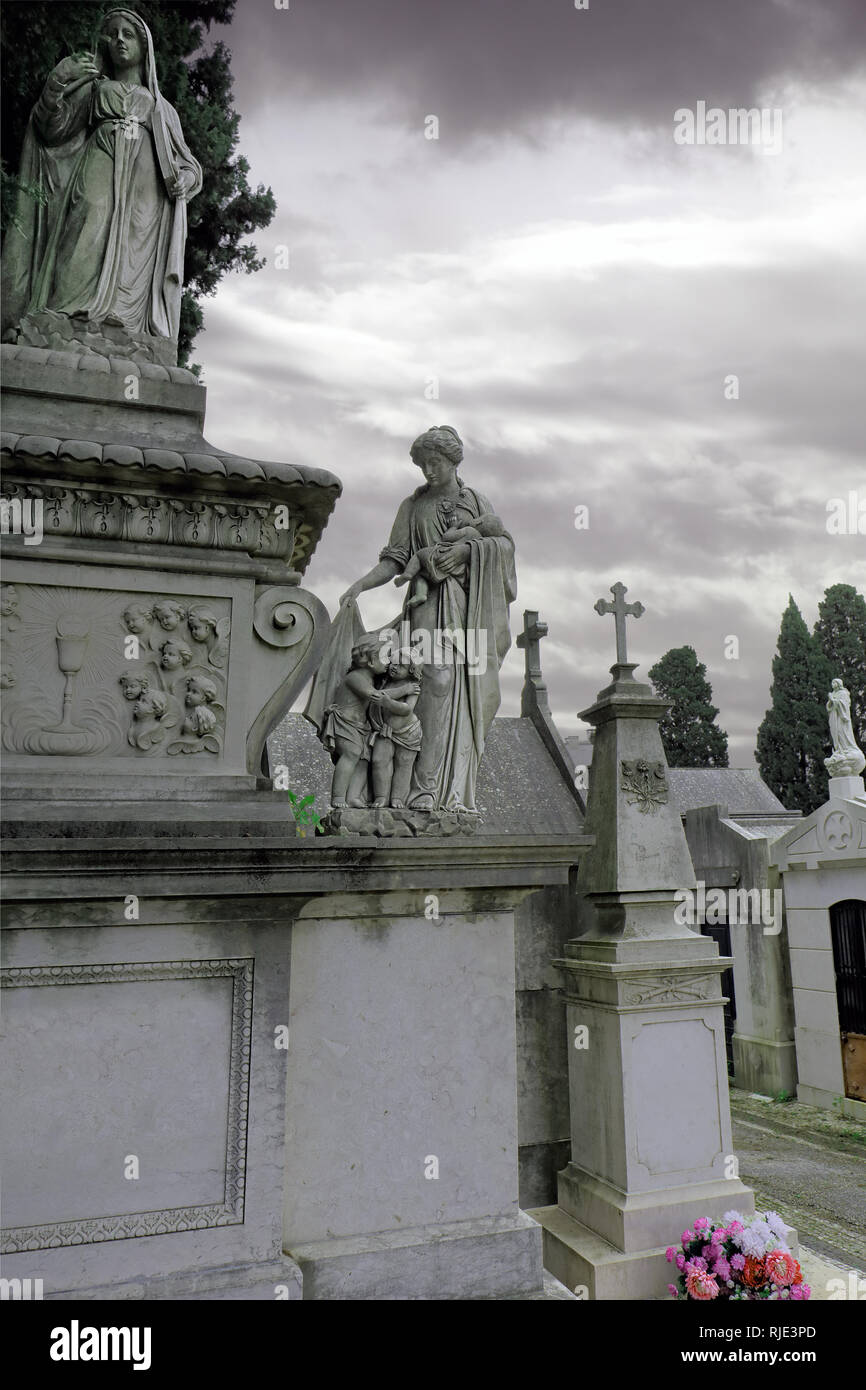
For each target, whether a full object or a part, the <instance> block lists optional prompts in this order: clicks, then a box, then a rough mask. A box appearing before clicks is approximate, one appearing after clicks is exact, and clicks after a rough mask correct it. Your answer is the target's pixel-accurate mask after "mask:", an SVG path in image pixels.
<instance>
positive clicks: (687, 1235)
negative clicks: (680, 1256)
mask: <svg viewBox="0 0 866 1390" xmlns="http://www.w3.org/2000/svg"><path fill="white" fill-rule="evenodd" d="M694 1238H695V1233H694V1231H683V1245H691V1243H692V1241H693V1240H694Z"/></svg>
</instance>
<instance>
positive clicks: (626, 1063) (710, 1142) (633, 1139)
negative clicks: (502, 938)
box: [532, 663, 753, 1298]
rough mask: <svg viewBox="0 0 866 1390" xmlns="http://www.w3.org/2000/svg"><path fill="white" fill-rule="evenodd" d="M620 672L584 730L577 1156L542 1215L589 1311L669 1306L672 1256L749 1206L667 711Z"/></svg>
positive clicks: (713, 967) (569, 989) (551, 1253)
mask: <svg viewBox="0 0 866 1390" xmlns="http://www.w3.org/2000/svg"><path fill="white" fill-rule="evenodd" d="M633 670H634V667H633V666H631V665H629V664H626V663H621V664H618V665H616V666H614V667H613V669H612V675H613V677H614V679H613V683H612V684H611V685H610V686H609V687H607V689H605V690H603V691H602V692H601V694H600V695H599V697H598V700H597V702H596V703H595V705H593V706H592V707H591V708H590V709H588V710H585V711H583V712H582V713H581V715H580V717H581V718H582V719H585V720H586V721H587V722H588V723H590V724H592V725H593V726H594V727H595V728H596V730H597V732H596V737H595V750H594V755H593V778H592V786H591V789H590V795H589V805H588V808H587V822H586V829H587V830H588V831H589V832H591V833H593V834H595V835H596V837H597V843H596V848H594V849H593V850H591V851H590V852H589V854H588V856H587V859H586V861H585V872H583V871H582V872H581V876H580V880H579V884H580V883H582V885H583V887H584V891H585V893H586V896H587V898H588V899H589V901H590V903H591V904H592V907H593V909H594V925H593V926H592V927H591V928H590V930H589V931H588V932H587V933H586V934H585V935H584V936H582V937H580V938H579V939H577V940H575V941H572V942H570V943H569V944H568V947H567V948H566V955H565V959H563V960H561V961H560V962H559V965H560V968H561V970H562V972H563V976H564V980H565V995H566V1001H567V1006H568V1008H567V1014H568V1025H567V1026H568V1036H569V1086H570V1096H571V1144H572V1158H571V1162H570V1163H569V1165H568V1167H567V1168H566V1169H565V1170H564V1171H563V1172H562V1173H560V1175H559V1192H558V1205H557V1206H556V1207H547V1208H542V1209H540V1210H536V1211H534V1212H533V1213H532V1214H533V1215H534V1216H535V1218H536V1220H538V1221H539V1222H540V1224H541V1225H542V1226H543V1227H544V1231H545V1264H546V1266H547V1268H548V1269H549V1270H550V1272H551V1273H553V1274H555V1275H556V1277H557V1278H559V1279H561V1280H562V1281H563V1283H566V1284H567V1285H568V1286H569V1287H572V1288H574V1287H575V1286H576V1285H583V1286H585V1287H586V1289H587V1290H588V1293H589V1296H590V1297H592V1298H653V1297H663V1296H664V1294H665V1289H666V1285H667V1283H668V1282H669V1279H670V1274H669V1269H668V1266H667V1264H666V1261H665V1259H664V1250H665V1248H666V1247H667V1246H668V1245H670V1244H676V1242H677V1239H678V1237H679V1233H680V1232H681V1231H682V1230H683V1229H684V1227H686V1226H688V1225H690V1224H691V1222H692V1221H693V1220H694V1219H695V1217H698V1216H708V1217H710V1218H715V1217H721V1215H722V1214H723V1213H724V1212H725V1211H728V1210H730V1209H731V1208H737V1209H739V1210H741V1211H742V1210H751V1209H752V1207H753V1197H752V1193H751V1192H750V1191H749V1189H747V1188H745V1187H744V1186H743V1184H742V1183H741V1182H740V1181H739V1179H738V1178H737V1177H736V1161H735V1159H734V1156H733V1154H732V1145H731V1126H730V1113H729V1106H728V1086H727V1071H726V1059H725V1034H724V1014H723V999H722V993H721V987H720V976H721V972H722V971H723V970H724V969H725V968H726V967H727V966H728V965H730V960H729V959H728V958H725V957H719V955H718V951H717V947H716V945H715V942H713V941H711V940H710V939H709V938H706V937H702V936H700V935H698V934H697V933H695V932H693V931H691V930H690V929H689V928H688V927H687V926H684V925H679V924H678V922H677V920H676V917H675V911H676V908H677V902H678V899H677V897H676V894H677V893H678V892H680V893H681V892H682V891H684V890H689V889H693V888H694V887H695V877H694V872H693V870H692V865H691V860H690V858H689V854H688V849H687V846H686V841H685V836H684V834H683V831H682V827H681V824H680V819H679V815H678V813H677V810H676V808H675V806H674V805H673V802H672V798H671V796H670V789H669V785H668V776H667V764H666V761H665V756H664V751H663V748H662V744H661V738H660V735H659V729H658V720H659V718H660V717H661V715H662V714H663V713H664V711H665V710H666V709H667V708H668V706H667V705H666V704H665V702H664V701H662V700H659V699H657V698H656V697H655V696H654V694H653V692H652V690H651V688H650V687H649V686H646V685H642V684H640V683H638V682H636V681H635V680H634V679H633V676H632V671H633Z"/></svg>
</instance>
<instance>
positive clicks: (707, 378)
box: [194, 0, 866, 765]
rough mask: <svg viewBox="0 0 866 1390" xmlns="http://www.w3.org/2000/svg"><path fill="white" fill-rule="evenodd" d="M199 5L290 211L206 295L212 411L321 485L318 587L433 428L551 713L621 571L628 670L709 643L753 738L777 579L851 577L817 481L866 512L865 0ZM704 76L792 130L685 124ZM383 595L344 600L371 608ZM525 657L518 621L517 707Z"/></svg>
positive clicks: (216, 435) (607, 655) (344, 561)
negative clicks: (720, 139) (246, 265)
mask: <svg viewBox="0 0 866 1390" xmlns="http://www.w3.org/2000/svg"><path fill="white" fill-rule="evenodd" d="M215 32H218V33H219V36H220V37H223V38H224V39H225V41H226V42H227V43H228V44H229V46H230V48H231V49H232V52H233V55H234V57H233V69H234V72H235V74H236V104H237V108H238V110H239V111H240V113H241V115H242V122H241V143H240V149H241V151H242V153H243V154H244V155H245V156H246V158H247V159H248V160H249V162H250V165H251V171H252V172H251V181H253V182H262V183H265V184H270V185H271V187H272V188H273V190H274V194H275V196H276V200H277V204H278V211H277V215H276V218H275V220H274V222H273V223H272V225H271V226H270V227H269V228H267V229H266V230H265V231H264V232H262V233H259V234H258V235H257V237H256V238H255V241H256V243H257V245H258V247H259V249H260V251H261V252H262V253H263V254H264V255H266V256H267V257H268V265H267V267H266V268H265V269H264V270H263V271H261V272H260V273H259V274H257V275H255V276H252V277H248V276H232V277H230V278H229V279H228V280H226V281H224V282H223V284H222V286H221V287H220V290H219V292H218V294H217V295H216V297H215V298H214V299H212V300H208V301H206V302H205V304H204V309H205V322H206V328H207V331H206V332H205V333H204V334H202V335H201V336H200V337H199V339H198V342H197V344H196V349H195V354H194V355H195V359H196V360H197V361H198V362H200V363H201V364H202V365H203V367H204V372H205V380H206V383H207V386H208V424H207V435H208V438H209V439H210V440H211V441H212V442H213V443H215V444H218V445H219V446H221V447H227V448H232V449H235V450H236V451H238V452H240V453H245V454H248V455H253V456H257V457H263V458H268V457H269V458H290V459H291V460H293V461H296V462H301V463H307V464H311V465H314V466H316V467H325V468H329V469H331V470H333V471H334V472H335V473H336V474H337V475H338V476H339V477H340V478H341V479H342V481H343V485H344V492H343V496H342V498H341V499H340V501H339V502H338V504H337V509H336V512H335V514H334V517H333V519H332V521H331V523H330V524H329V526H328V529H327V531H326V532H325V534H324V537H323V539H322V542H321V544H320V546H319V549H318V551H317V553H316V555H315V557H314V560H313V562H312V564H311V566H310V568H309V570H308V572H307V580H306V582H307V585H308V587H310V588H312V589H313V590H314V591H315V592H316V593H317V594H318V595H319V596H320V597H321V598H322V599H323V600H324V601H325V603H326V604H327V605H328V607H329V608H330V610H331V611H332V612H334V611H335V607H336V602H337V599H338V596H339V594H340V593H341V592H342V591H343V589H345V588H346V587H347V585H348V584H349V583H350V582H351V581H352V580H353V579H355V578H357V577H358V576H359V575H361V574H362V573H363V572H365V571H366V570H367V569H368V568H369V567H370V566H371V565H372V564H373V563H374V562H375V560H376V558H377V555H378V552H379V550H380V548H381V547H382V546H383V545H384V544H385V543H386V540H387V537H388V533H389V530H390V526H391V522H392V519H393V515H394V513H395V511H396V509H397V506H398V504H399V502H400V500H401V499H402V498H403V497H405V496H406V495H407V494H408V493H409V492H411V491H412V490H413V489H414V488H415V487H417V486H418V485H419V483H420V482H421V476H420V474H419V473H418V471H417V470H416V469H415V467H414V466H413V464H412V463H411V461H410V459H409V456H408V447H409V444H410V443H411V441H412V439H413V438H414V437H415V436H416V435H417V434H418V433H420V432H421V431H422V430H423V429H426V428H427V427H428V426H429V425H431V424H451V425H453V426H455V428H456V429H457V430H458V431H459V433H460V434H461V436H462V437H463V440H464V444H465V450H466V456H465V461H464V464H463V467H462V469H461V475H462V477H463V478H464V480H465V481H466V482H467V483H470V484H471V485H473V486H476V487H478V488H479V489H480V490H481V491H483V492H485V493H486V494H487V495H488V496H489V497H490V499H491V500H492V502H493V504H494V506H495V508H496V510H497V511H498V512H499V513H500V515H501V516H502V517H503V518H504V519H505V521H506V524H507V526H508V528H509V529H510V530H511V532H512V534H513V535H514V537H515V541H516V543H517V555H518V577H519V586H520V588H519V594H518V599H517V603H516V604H515V605H514V607H513V609H512V619H513V620H512V630H513V631H517V630H519V628H520V626H521V623H522V617H521V615H522V612H523V610H524V608H534V609H539V610H540V612H541V616H542V618H543V619H545V620H546V621H547V622H548V624H549V627H550V635H549V637H548V638H547V639H546V640H545V642H544V644H543V665H544V673H545V678H546V680H547V684H548V687H549V690H550V697H551V704H552V707H553V710H554V714H555V716H556V718H557V722H558V723H559V725H560V728H561V729H562V731H563V732H564V733H566V734H571V733H574V732H577V731H578V730H579V729H580V727H581V726H580V724H579V722H578V720H577V711H578V710H580V709H582V708H584V707H585V706H586V705H588V704H590V703H591V702H592V700H593V698H594V696H595V693H596V691H597V690H598V689H600V688H601V686H602V685H604V684H605V683H606V680H607V671H608V667H609V666H610V663H611V661H612V660H613V655H614V651H613V623H612V621H611V619H609V618H607V619H605V620H604V621H602V619H601V618H599V617H598V615H597V614H596V613H595V612H594V611H593V604H594V602H595V600H596V599H597V598H598V597H600V596H601V595H607V593H608V589H609V586H610V585H611V584H613V583H614V582H615V581H616V580H619V579H621V580H622V581H623V582H624V583H625V584H626V585H627V586H628V589H629V598H632V599H634V598H637V599H640V600H641V601H642V602H643V603H644V604H645V606H646V609H647V612H646V614H645V615H644V617H643V618H641V619H640V621H639V622H636V623H635V622H630V627H631V628H632V632H631V635H630V655H631V656H632V659H634V660H636V661H639V662H640V663H641V668H642V671H641V672H638V675H639V676H640V675H641V674H644V675H645V674H646V670H647V668H648V667H649V666H650V665H652V663H653V662H654V661H655V660H656V659H657V658H658V657H659V656H660V655H661V654H662V653H663V652H664V651H666V650H667V649H668V648H669V647H672V646H680V645H682V644H685V643H689V644H691V645H692V646H694V647H695V649H696V650H697V652H698V655H699V657H700V659H701V660H702V661H704V662H705V663H706V665H707V668H708V672H709V676H710V680H711V681H712V684H713V689H714V696H715V702H716V704H718V705H719V707H720V710H721V713H720V720H719V722H720V723H721V724H722V726H723V727H725V728H726V729H727V730H728V732H729V735H730V738H731V762H732V764H735V765H746V764H749V763H751V761H752V758H753V748H754V742H755V731H756V727H757V724H758V722H759V721H760V719H761V718H762V716H763V713H764V710H765V709H766V707H767V704H768V692H769V683H770V663H771V660H772V656H773V652H774V649H775V642H776V637H777V635H778V629H779V620H780V617H781V613H782V610H783V609H784V607H785V605H786V603H787V597H788V593H789V592H791V593H793V594H794V597H795V598H796V600H797V602H798V603H799V605H800V607H801V609H802V610H803V612H804V615H805V617H806V619H807V621H808V622H809V623H810V624H811V623H812V622H813V621H814V618H815V616H816V613H817V605H818V601H819V599H820V598H821V596H822V594H823V591H824V589H825V588H826V587H827V585H829V584H832V583H836V582H839V581H845V582H849V583H855V584H856V585H857V586H858V588H859V589H860V590H861V591H864V590H866V542H864V536H863V535H862V534H860V535H858V534H857V533H856V520H855V522H854V525H853V526H852V530H851V534H845V535H831V534H828V530H827V504H828V501H829V500H830V499H831V498H835V497H844V498H846V499H847V497H848V494H849V493H850V492H852V491H855V492H856V491H857V490H858V489H859V498H860V499H861V500H862V502H863V505H864V510H866V464H864V448H863V443H864V434H866V430H864V409H863V401H864V394H866V362H864V353H863V334H864V324H866V278H864V247H866V180H864V176H863V170H864V153H863V152H864V148H866V4H864V3H863V0H725V3H724V4H722V3H719V0H589V6H588V8H586V9H580V10H579V9H577V8H576V7H575V4H574V3H573V0H523V3H520V0H436V3H429V4H428V3H420V0H291V3H290V6H289V8H288V9H287V10H278V9H277V8H276V7H275V5H274V3H273V0H239V3H238V7H237V16H236V19H235V21H234V23H233V24H232V25H231V26H230V27H229V28H227V29H226V30H224V31H215ZM699 102H705V103H706V105H707V108H714V107H715V108H721V109H723V110H724V111H725V112H727V111H728V110H729V109H731V108H739V107H755V108H761V109H766V111H767V112H768V113H771V112H773V111H780V112H781V121H782V126H781V131H782V136H781V148H778V147H777V145H778V142H775V144H774V143H773V142H772V140H770V141H769V142H768V144H760V143H754V144H735V143H728V144H718V143H716V144H702V145H699V144H692V145H689V144H678V143H677V142H676V141H675V140H674V126H675V117H674V113H675V112H676V111H677V110H679V109H682V108H688V109H691V110H693V111H696V110H697V105H698V103H699ZM432 117H435V118H436V119H435V121H433V120H431V118H432ZM776 119H778V118H776ZM767 120H768V125H767V134H768V137H769V136H770V117H769V114H768V118H767ZM437 124H438V131H437ZM434 133H437V134H438V138H436V139H432V138H428V137H429V136H430V135H432V134H434ZM281 247H282V248H287V249H288V261H289V265H288V268H278V264H277V263H278V262H282V261H285V259H286V257H285V254H284V253H283V254H278V248H281ZM732 376H735V377H736V378H737V382H736V383H734V384H731V383H730V381H729V379H730V378H731V377H732ZM726 381H728V383H729V384H728V385H727V395H726ZM736 390H738V397H737V398H733V396H734V392H735V391H736ZM437 392H438V396H437V395H436V393H437ZM729 397H730V398H729ZM578 507H586V508H588V520H589V525H588V528H586V529H577V528H576V527H575V509H576V508H578ZM864 526H866V521H864ZM395 600H396V601H395ZM397 606H399V598H398V597H397V591H396V590H394V589H393V588H390V587H389V588H388V589H379V590H377V591H374V592H373V593H370V594H367V595H364V596H362V599H361V609H362V613H363V615H364V618H365V620H366V622H367V624H368V626H370V627H372V626H374V625H375V624H377V623H380V622H384V621H386V620H387V619H388V618H389V617H391V616H392V614H393V612H394V611H395V608H396V607H397ZM731 636H735V637H736V638H737V639H738V643H739V656H738V658H737V659H726V657H725V649H726V639H727V638H729V637H731ZM732 645H733V644H731V643H728V644H727V646H728V649H729V650H731V649H732ZM522 675H523V656H522V653H520V652H518V651H517V650H516V649H515V648H512V651H511V652H510V653H509V655H508V657H507V659H506V663H505V666H504V668H503V704H502V710H501V712H502V713H504V714H516V713H518V711H519V695H520V686H521V684H522Z"/></svg>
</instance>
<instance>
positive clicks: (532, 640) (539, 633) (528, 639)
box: [517, 608, 547, 680]
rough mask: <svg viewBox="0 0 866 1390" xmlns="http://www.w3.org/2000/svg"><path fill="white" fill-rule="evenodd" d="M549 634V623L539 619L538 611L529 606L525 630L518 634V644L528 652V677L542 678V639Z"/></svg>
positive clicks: (525, 611) (524, 624)
mask: <svg viewBox="0 0 866 1390" xmlns="http://www.w3.org/2000/svg"><path fill="white" fill-rule="evenodd" d="M546 636H547V623H540V622H539V621H538V613H537V612H536V611H535V610H533V609H531V608H527V609H525V610H524V613H523V631H522V632H521V633H519V634H518V637H517V645H518V647H520V649H521V651H525V652H526V679H527V680H531V679H532V677H533V676H534V677H535V678H536V679H539V680H540V679H541V647H540V643H541V639H542V637H546Z"/></svg>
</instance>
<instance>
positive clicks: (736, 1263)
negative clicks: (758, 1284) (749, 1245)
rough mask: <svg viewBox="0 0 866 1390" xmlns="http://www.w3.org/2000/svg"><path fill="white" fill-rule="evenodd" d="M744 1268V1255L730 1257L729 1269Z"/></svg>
mask: <svg viewBox="0 0 866 1390" xmlns="http://www.w3.org/2000/svg"><path fill="white" fill-rule="evenodd" d="M745 1267H746V1257H745V1255H741V1254H739V1252H738V1253H737V1254H736V1255H732V1256H731V1269H745Z"/></svg>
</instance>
